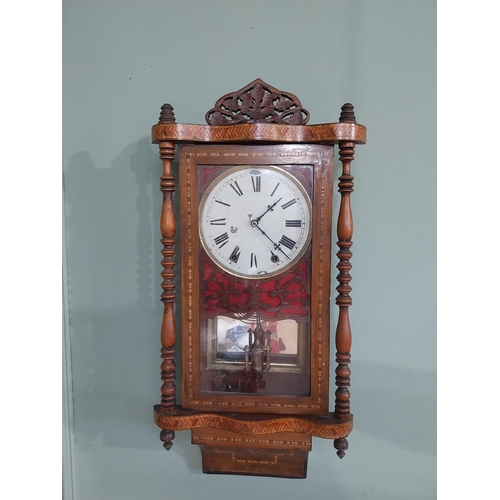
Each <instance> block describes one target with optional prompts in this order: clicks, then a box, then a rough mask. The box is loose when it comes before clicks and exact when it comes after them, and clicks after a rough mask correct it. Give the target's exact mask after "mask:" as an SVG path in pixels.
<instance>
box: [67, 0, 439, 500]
mask: <svg viewBox="0 0 500 500" xmlns="http://www.w3.org/2000/svg"><path fill="white" fill-rule="evenodd" d="M435 9H436V5H435V2H433V1H423V0H416V1H410V0H408V1H405V2H401V1H397V0H394V1H389V0H383V1H378V2H373V1H370V0H365V1H361V0H359V1H356V2H352V1H341V0H331V1H320V0H312V1H311V0H310V1H305V0H293V1H290V0H288V1H281V0H277V1H273V2H268V1H263V0H252V1H241V0H231V1H229V0H218V1H212V2H204V1H199V0H198V1H195V0H185V1H183V2H180V1H179V2H175V1H159V0H158V1H155V0H143V1H141V2H137V1H129V0H122V1H120V2H118V1H104V2H94V1H90V0H79V1H76V0H65V2H63V148H64V151H63V167H64V200H65V201H64V213H65V221H64V224H65V232H64V237H65V256H66V262H65V274H64V280H65V283H64V285H65V291H66V294H65V304H64V305H65V311H64V312H65V322H66V323H65V325H66V328H65V345H66V348H67V349H66V352H67V353H68V357H67V359H65V362H66V366H67V377H66V379H65V382H66V383H67V386H66V387H67V389H68V390H67V393H66V394H67V395H68V396H67V400H66V403H67V405H66V407H65V408H66V411H67V421H68V422H69V427H68V429H67V431H68V436H69V439H68V442H67V444H68V446H67V447H66V448H65V449H67V450H69V452H67V453H66V454H65V460H64V465H65V474H64V476H65V479H66V482H65V497H66V499H67V500H72V498H74V499H75V500H114V499H120V500H137V499H138V498H144V499H148V500H157V499H193V500H194V499H201V498H203V499H205V500H212V499H216V498H220V497H222V496H223V497H224V498H233V497H234V498H238V499H240V500H247V499H254V498H255V497H256V495H258V496H260V495H265V496H269V497H271V498H289V499H303V498H308V499H310V500H313V499H325V498H341V499H343V500H347V499H356V500H358V499H361V498H369V499H371V500H377V499H398V500H399V499H401V498H404V499H406V500H411V499H415V500H425V499H433V498H435V497H436V353H435V350H436V349H435V347H436V306H435V304H436V297H435V291H436V286H435V282H436V265H435V260H436V259H435V255H436V238H435V237H436V223H435V219H436V182H435V179H436V171H435V170H436V139H435V138H436V130H435V123H436V97H435V94H436V56H435V52H436V47H435V46H436V20H435ZM255 78H262V79H263V80H264V81H266V82H268V83H269V84H271V85H273V86H275V87H277V88H279V89H282V90H286V91H289V92H291V93H293V94H295V95H297V96H298V97H299V99H300V100H301V101H302V104H303V105H304V107H305V108H306V109H308V110H309V112H310V113H311V121H310V123H323V122H331V121H337V120H338V116H339V112H340V107H341V105H342V104H344V103H345V102H352V103H353V104H354V106H355V111H356V117H357V119H358V122H359V123H361V124H363V125H365V126H366V127H367V128H368V141H367V144H366V145H364V146H358V148H357V150H356V156H355V161H354V163H353V175H354V176H355V181H354V182H355V188H354V194H353V196H352V206H353V213H354V223H355V231H354V238H353V240H354V246H353V248H352V250H353V253H354V256H353V258H352V260H351V262H352V264H353V270H352V272H351V274H352V276H353V280H352V286H353V292H352V297H353V301H354V303H353V307H352V308H351V311H350V312H351V324H352V329H353V348H352V357H353V361H352V365H351V368H352V385H351V393H352V412H353V414H354V417H355V427H354V431H353V433H352V434H351V436H350V438H349V450H348V453H347V455H346V457H345V458H344V459H343V460H342V461H340V460H339V459H338V458H337V456H336V455H335V451H334V449H333V445H332V443H331V441H326V440H320V439H314V441H313V451H312V452H311V453H310V455H309V471H308V478H307V479H305V480H285V479H273V478H249V477H239V476H210V475H204V474H202V473H201V457H200V452H199V449H198V448H197V447H195V446H192V445H191V444H190V433H189V432H179V433H177V436H176V439H175V444H174V446H173V448H172V449H171V451H170V452H168V453H167V452H165V450H164V449H163V448H162V446H161V443H160V441H159V437H158V434H159V429H158V428H157V427H156V426H155V425H154V423H153V418H152V406H153V404H156V403H157V402H158V401H159V387H160V379H159V364H160V357H159V348H160V344H159V327H160V321H161V314H162V306H161V304H160V302H159V294H160V291H161V288H160V282H161V280H160V271H161V266H160V264H159V262H160V258H161V255H160V244H159V229H158V219H159V213H160V204H161V196H160V191H159V186H158V182H159V176H160V173H161V164H160V161H159V159H158V149H157V146H156V145H152V144H150V137H149V133H150V127H151V125H153V124H154V123H156V121H157V120H158V115H159V110H160V106H161V105H162V104H163V103H165V102H169V103H171V104H172V105H173V106H174V109H175V114H176V118H177V121H178V122H187V123H189V122H191V123H203V122H204V114H205V112H206V111H207V110H208V109H210V108H211V107H212V106H213V104H214V103H215V101H216V100H217V99H218V98H219V97H220V96H222V95H223V94H225V93H228V92H231V91H234V90H237V89H239V88H241V87H243V86H244V85H246V84H247V83H249V82H250V81H252V80H254V79H255ZM336 172H337V175H336V177H338V165H337V171H336ZM335 208H336V209H337V208H338V200H337V202H336V203H335ZM335 216H336V214H335ZM333 278H335V276H334V277H333ZM334 283H335V281H334ZM332 311H333V314H332V325H335V323H336V317H337V313H336V310H335V306H332ZM333 360H334V357H333V355H332V363H333ZM332 384H333V378H332ZM332 395H333V390H332ZM330 405H331V407H332V408H333V400H332V401H331V403H330Z"/></svg>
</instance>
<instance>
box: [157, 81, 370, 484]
mask: <svg viewBox="0 0 500 500" xmlns="http://www.w3.org/2000/svg"><path fill="white" fill-rule="evenodd" d="M308 119H309V113H308V112H307V110H305V109H304V108H303V107H302V105H301V103H300V101H299V100H298V99H297V97H296V96H294V95H293V94H290V93H285V92H282V91H279V90H277V89H275V88H274V87H271V86H270V85H268V84H266V83H265V82H263V81H262V80H259V79H258V80H255V81H254V82H251V83H250V84H249V85H247V86H246V87H244V88H242V89H240V90H239V91H237V92H233V93H230V94H227V95H225V96H223V97H221V98H220V99H219V100H218V101H217V103H216V105H215V107H214V108H212V109H211V110H210V111H209V112H207V114H206V120H207V123H208V125H194V124H181V123H176V122H175V118H174V114H173V108H172V106H170V105H169V104H165V105H164V106H162V111H161V115H160V120H159V122H158V124H157V125H154V126H153V127H152V140H153V142H154V143H156V144H158V145H159V148H160V158H161V160H162V163H163V175H162V176H161V180H160V188H161V190H162V193H163V203H162V211H161V221H160V229H161V236H162V240H161V241H162V244H163V250H162V254H163V260H162V266H163V272H162V277H163V283H162V288H163V293H162V295H161V300H162V302H163V304H164V315H163V321H162V327H161V344H162V348H161V357H162V359H163V361H162V364H161V378H162V381H163V385H162V388H161V403H160V404H159V405H156V406H155V407H154V417H155V423H156V424H157V425H158V426H159V427H160V428H161V429H162V430H161V433H160V439H161V440H162V441H163V446H164V447H165V448H166V449H167V450H169V449H170V448H171V447H172V440H173V439H174V437H175V431H177V430H179V431H180V430H187V429H191V435H192V443H193V444H198V445H199V446H200V449H201V452H202V460H203V472H205V473H225V474H247V475H260V476H276V477H289V478H304V477H306V474H307V458H308V453H309V451H310V450H311V443H312V436H316V437H321V438H326V439H332V440H333V443H334V447H335V448H336V449H337V454H338V456H339V457H340V458H342V457H343V456H344V455H345V450H346V449H347V439H346V437H347V436H348V435H349V433H350V432H351V430H352V423H353V419H352V415H351V413H350V402H349V400H350V393H349V389H348V387H349V385H350V374H351V372H350V369H349V366H348V365H349V363H350V349H351V328H350V324H349V312H348V309H349V307H350V305H351V303H352V301H351V298H350V295H349V294H350V292H351V287H350V285H349V283H350V280H351V277H350V274H349V271H350V269H351V264H350V262H349V260H350V258H351V255H352V254H351V252H350V247H351V245H352V241H351V238H352V231H353V224H352V214H351V208H350V194H351V192H352V190H353V176H352V175H351V173H350V165H351V162H352V160H353V159H354V148H355V144H364V142H365V138H366V129H365V127H363V126H362V125H358V124H357V123H356V120H355V116H354V111H353V107H352V105H350V104H345V105H344V106H343V107H342V112H341V115H340V120H339V122H338V123H327V124H320V125H306V123H307V121H308ZM176 145H179V146H180V147H179V149H180V152H179V191H180V221H179V220H178V219H177V218H176V214H175V212H174V203H173V194H174V191H175V189H176V181H175V178H174V176H173V165H172V164H173V160H174V157H175V150H176ZM334 145H338V149H339V156H340V161H341V162H342V175H341V177H340V178H339V191H340V193H341V202H340V210H339V217H338V224H337V236H338V242H337V245H338V246H339V252H338V253H337V256H338V258H339V262H338V265H337V268H338V269H339V275H338V276H337V279H338V281H339V286H338V287H337V291H338V296H337V299H336V303H337V305H338V306H339V318H338V324H337V330H336V335H335V345H336V351H337V354H336V362H337V367H336V370H335V373H336V379H335V381H336V385H337V390H336V392H335V398H336V399H335V410H334V412H329V402H328V393H329V358H330V331H329V330H330V305H329V304H330V279H331V265H330V252H331V228H332V198H333V193H332V190H333V154H334ZM297 163H298V164H304V165H312V170H313V173H314V175H313V186H312V192H314V199H313V203H312V214H313V229H312V231H313V233H312V234H313V236H312V240H311V262H312V265H311V273H310V276H309V277H308V280H309V286H310V292H311V293H310V302H309V307H310V344H309V347H308V351H307V352H308V363H309V366H310V390H309V394H308V395H301V396H290V395H288V394H283V395H276V396H272V397H269V396H268V397H266V396H262V395H260V394H255V395H252V394H245V395H244V396H242V395H240V394H237V395H234V394H232V393H217V392H215V393H206V392H204V391H203V390H202V389H201V388H200V379H201V375H202V374H201V373H200V372H201V371H203V370H204V369H205V368H204V360H203V354H200V348H199V346H200V307H199V297H200V286H201V287H203V286H204V285H203V277H202V273H201V272H200V267H199V261H200V257H202V256H200V253H202V251H201V250H200V245H199V240H198V230H197V228H198V222H199V221H198V200H199V197H200V192H199V187H198V186H199V183H198V179H197V175H198V174H197V171H198V166H199V165H212V164H213V165H217V166H224V165H254V164H259V165H274V166H278V167H279V166H282V167H283V168H285V169H286V168H287V165H291V164H297ZM178 225H180V243H181V259H180V264H181V266H180V267H181V272H180V274H181V297H180V299H181V300H180V304H181V318H182V319H181V325H180V326H181V332H182V368H183V370H182V373H183V374H182V405H177V402H176V386H175V383H174V382H175V377H176V364H175V357H176V341H177V333H176V332H177V329H176V324H175V319H174V305H175V302H176V293H175V288H176V272H175V270H174V268H175V266H176V259H175V250H174V245H175V241H176V240H175V238H176V229H177V226H178Z"/></svg>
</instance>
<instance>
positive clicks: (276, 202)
mask: <svg viewBox="0 0 500 500" xmlns="http://www.w3.org/2000/svg"><path fill="white" fill-rule="evenodd" d="M280 200H281V198H280V199H279V200H276V201H275V202H274V203H273V204H272V205H268V206H267V210H266V211H265V212H264V213H263V214H262V215H261V216H260V217H257V218H256V219H255V221H256V222H257V224H258V223H259V221H260V219H262V217H264V215H266V214H267V212H269V211H271V210H272V209H273V208H274V207H275V206H276V205H277V204H278V202H279V201H280ZM252 222H253V221H252Z"/></svg>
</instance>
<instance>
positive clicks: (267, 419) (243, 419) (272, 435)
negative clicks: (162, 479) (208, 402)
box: [154, 405, 353, 479]
mask: <svg viewBox="0 0 500 500" xmlns="http://www.w3.org/2000/svg"><path fill="white" fill-rule="evenodd" d="M154 418H155V423H156V425H158V427H160V428H161V429H162V431H161V433H160V439H161V440H162V441H163V446H164V447H165V449H167V450H169V449H170V448H171V447H172V440H173V439H174V437H175V431H181V430H189V429H191V443H192V444H196V445H199V446H200V450H201V455H202V463H203V472H204V473H207V474H239V475H256V476H271V477H282V478H295V479H304V478H305V477H306V476H307V459H308V455H309V451H311V449H312V437H313V436H315V437H320V438H324V439H333V444H334V447H335V448H336V449H337V450H338V451H337V455H338V456H339V457H340V458H342V457H343V456H344V455H345V450H346V449H347V439H346V437H347V436H348V435H349V433H350V432H351V430H352V425H353V421H352V415H350V418H349V419H348V420H342V421H341V420H338V419H336V418H335V417H334V415H333V414H332V413H330V414H328V415H286V416H283V415H275V416H274V415H269V414H244V413H211V412H198V411H190V410H182V409H181V407H177V411H176V413H174V414H168V415H166V414H164V413H162V411H161V406H160V405H156V406H155V407H154Z"/></svg>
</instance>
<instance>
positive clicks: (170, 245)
mask: <svg viewBox="0 0 500 500" xmlns="http://www.w3.org/2000/svg"><path fill="white" fill-rule="evenodd" d="M161 110H162V111H161V114H160V123H175V117H174V113H173V108H172V106H170V104H164V105H163V106H162V108H161ZM159 146H160V159H161V161H162V163H163V175H162V176H161V177H160V189H161V191H162V193H163V202H162V208H161V217H160V231H161V236H162V238H161V243H162V245H163V249H162V251H161V253H162V255H163V259H162V261H161V265H162V266H163V270H162V273H161V276H162V278H163V282H162V284H161V287H162V289H163V291H162V294H161V301H162V302H163V320H162V324H161V335H160V337H161V358H162V359H163V361H162V363H161V379H162V381H163V384H162V386H161V404H160V408H161V413H162V414H164V415H172V414H174V413H176V411H177V406H176V399H175V392H176V387H175V375H176V372H175V368H176V365H175V353H176V348H175V343H176V329H175V317H174V305H175V297H176V295H175V271H174V266H175V259H174V256H175V250H174V245H175V230H176V220H175V211H174V202H173V198H172V197H173V193H174V191H175V179H174V176H173V175H172V161H173V159H174V156H175V143H174V142H171V141H160V143H159ZM174 437H175V433H174V431H172V430H166V429H163V430H162V431H161V433H160V439H161V440H162V441H163V446H164V447H165V449H166V450H169V449H170V448H171V447H172V440H173V439H174Z"/></svg>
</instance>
